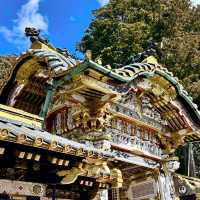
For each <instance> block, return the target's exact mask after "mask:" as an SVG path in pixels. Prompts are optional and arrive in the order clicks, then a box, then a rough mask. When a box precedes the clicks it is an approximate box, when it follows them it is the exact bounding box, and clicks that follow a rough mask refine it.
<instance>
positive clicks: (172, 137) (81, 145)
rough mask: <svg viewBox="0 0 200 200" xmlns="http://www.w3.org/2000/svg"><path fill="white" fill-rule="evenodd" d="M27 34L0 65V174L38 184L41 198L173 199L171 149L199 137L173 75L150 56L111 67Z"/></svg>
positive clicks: (193, 111)
mask: <svg viewBox="0 0 200 200" xmlns="http://www.w3.org/2000/svg"><path fill="white" fill-rule="evenodd" d="M26 34H27V36H30V38H31V41H32V45H31V48H30V49H29V50H28V51H27V52H26V53H24V54H23V55H22V56H20V57H19V58H17V60H16V63H15V65H11V64H10V65H9V63H8V62H7V61H6V62H2V74H3V75H4V80H2V81H1V82H0V86H1V88H0V91H1V103H2V104H4V105H1V106H0V128H1V131H0V154H1V157H0V162H1V163H3V164H2V165H1V173H0V177H1V178H2V179H4V180H8V179H12V180H15V181H22V182H23V183H24V182H25V183H28V184H29V183H30V184H35V183H37V184H41V185H42V186H45V188H46V189H45V190H44V193H43V194H42V195H41V198H43V197H49V196H53V198H55V197H56V198H64V199H108V198H109V199H121V200H125V199H126V200H127V199H131V200H136V199H137V200H145V199H161V200H174V199H175V198H178V196H177V194H176V192H175V188H174V182H173V173H174V171H175V170H176V169H178V167H179V162H178V159H177V158H176V157H174V151H175V150H176V149H177V148H178V147H179V146H181V145H184V144H186V143H187V142H189V141H194V140H199V138H200V137H199V136H200V134H199V125H200V123H199V122H200V115H199V111H198V110H197V106H196V105H195V104H193V102H192V100H191V98H190V97H189V96H188V94H187V93H186V91H185V90H184V89H183V88H182V86H181V85H180V84H179V82H178V80H177V79H176V78H175V77H173V75H172V74H171V73H170V72H168V70H167V69H166V68H163V67H162V66H160V65H159V64H158V63H157V61H156V59H155V58H154V57H152V56H150V57H147V58H146V59H145V60H144V61H143V62H142V63H131V64H129V65H127V66H124V67H121V68H119V69H110V66H102V65H101V63H100V61H96V62H94V61H92V60H91V55H90V54H89V53H87V58H86V59H85V60H84V61H79V60H76V59H75V58H73V57H72V56H71V55H70V54H69V53H68V52H67V51H66V50H62V49H56V48H55V47H53V46H52V45H51V44H49V43H47V41H46V40H43V39H42V38H41V37H40V36H39V34H38V32H37V31H36V30H35V29H30V28H28V29H26ZM8 66H9V67H8ZM16 183H17V182H16ZM20 184H21V183H20ZM37 184H36V185H37ZM7 185H9V183H7ZM10 187H11V186H10ZM55 191H56V192H55ZM5 192H7V193H9V194H12V193H11V192H10V191H9V190H8V191H5ZM29 195H30V194H27V193H26V192H24V196H29ZM30 196H31V195H30Z"/></svg>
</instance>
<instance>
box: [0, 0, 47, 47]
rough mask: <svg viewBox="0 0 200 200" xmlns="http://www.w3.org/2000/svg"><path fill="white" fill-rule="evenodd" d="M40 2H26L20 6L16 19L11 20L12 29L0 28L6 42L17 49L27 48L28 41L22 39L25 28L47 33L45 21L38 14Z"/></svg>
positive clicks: (32, 0)
mask: <svg viewBox="0 0 200 200" xmlns="http://www.w3.org/2000/svg"><path fill="white" fill-rule="evenodd" d="M40 1H41V0H28V2H27V3H26V4H24V5H22V6H21V8H20V10H19V12H18V13H17V18H16V19H14V20H13V27H12V28H11V29H9V28H8V27H6V26H0V33H1V34H3V35H4V37H5V39H6V40H7V41H8V42H11V43H14V44H16V45H17V47H18V48H19V49H24V48H25V47H27V44H28V40H26V39H25V38H24V37H25V35H24V29H25V27H35V28H38V29H40V30H42V31H44V32H46V33H47V31H48V23H47V19H46V18H45V17H44V16H43V15H42V14H40V13H39V3H40Z"/></svg>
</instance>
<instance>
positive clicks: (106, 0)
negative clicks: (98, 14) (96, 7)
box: [98, 0, 109, 6]
mask: <svg viewBox="0 0 200 200" xmlns="http://www.w3.org/2000/svg"><path fill="white" fill-rule="evenodd" d="M98 2H99V3H100V5H101V6H105V5H106V4H108V2H109V0H98Z"/></svg>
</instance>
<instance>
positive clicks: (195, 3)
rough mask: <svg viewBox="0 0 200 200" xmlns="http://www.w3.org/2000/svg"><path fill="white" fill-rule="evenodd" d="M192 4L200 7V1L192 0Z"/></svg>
mask: <svg viewBox="0 0 200 200" xmlns="http://www.w3.org/2000/svg"><path fill="white" fill-rule="evenodd" d="M192 3H193V4H194V5H197V4H199V5H200V0H192Z"/></svg>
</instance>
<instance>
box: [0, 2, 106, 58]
mask: <svg viewBox="0 0 200 200" xmlns="http://www.w3.org/2000/svg"><path fill="white" fill-rule="evenodd" d="M107 2H108V0H57V1H56V0H0V10H1V12H0V55H2V54H19V53H20V52H22V51H25V50H26V49H27V48H28V47H29V41H28V39H26V38H25V37H24V28H25V27H26V26H34V27H37V28H40V29H41V30H43V31H42V33H43V34H44V35H45V36H46V37H47V38H49V40H50V42H51V43H53V44H54V45H55V46H56V47H65V48H67V49H69V50H70V51H71V52H72V53H74V52H75V46H76V42H77V41H79V40H80V39H81V37H82V36H83V34H84V31H85V30H86V28H87V27H88V25H89V23H90V21H91V19H92V15H91V11H92V10H95V9H97V8H99V7H101V6H102V5H104V4H106V3H107Z"/></svg>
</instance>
